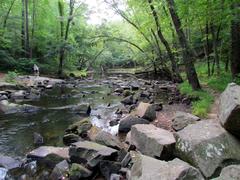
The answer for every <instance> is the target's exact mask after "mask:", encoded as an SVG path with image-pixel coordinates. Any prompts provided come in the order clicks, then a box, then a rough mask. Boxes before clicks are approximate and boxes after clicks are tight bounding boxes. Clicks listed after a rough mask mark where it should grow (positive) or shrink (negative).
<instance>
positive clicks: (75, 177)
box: [69, 163, 92, 180]
mask: <svg viewBox="0 0 240 180" xmlns="http://www.w3.org/2000/svg"><path fill="white" fill-rule="evenodd" d="M91 175H92V172H91V171H90V170H89V169H87V168H85V167H83V166H82V165H80V164H76V163H73V164H72V166H71V168H70V171H69V176H70V179H71V180H79V179H87V178H89V177H90V176H91Z"/></svg>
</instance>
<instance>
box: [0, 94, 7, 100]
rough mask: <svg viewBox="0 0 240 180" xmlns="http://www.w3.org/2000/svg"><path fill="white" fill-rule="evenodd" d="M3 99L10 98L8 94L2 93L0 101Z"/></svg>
mask: <svg viewBox="0 0 240 180" xmlns="http://www.w3.org/2000/svg"><path fill="white" fill-rule="evenodd" d="M2 100H8V96H7V95H1V96H0V101H2Z"/></svg>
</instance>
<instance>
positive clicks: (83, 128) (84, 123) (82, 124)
mask: <svg viewBox="0 0 240 180" xmlns="http://www.w3.org/2000/svg"><path fill="white" fill-rule="evenodd" d="M91 127H92V123H91V121H90V119H89V118H86V119H83V120H81V121H78V122H76V123H74V124H72V125H70V126H69V127H68V128H67V129H66V130H65V132H66V133H67V134H71V133H73V134H76V135H79V136H80V137H82V138H85V137H86V136H87V131H88V130H90V129H91Z"/></svg>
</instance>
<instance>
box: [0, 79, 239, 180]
mask: <svg viewBox="0 0 240 180" xmlns="http://www.w3.org/2000/svg"><path fill="white" fill-rule="evenodd" d="M0 89H1V92H0V99H1V101H0V125H1V126H0V128H1V132H0V179H21V180H23V179H24V180H25V179H107V180H108V179H110V180H118V179H119V180H120V179H133V180H134V179H136V180H138V179H142V180H150V179H151V180H155V179H156V180H159V179H169V180H172V179H212V178H218V176H220V177H219V178H220V179H221V178H227V177H236V178H239V166H238V164H239V162H240V157H239V149H240V142H239V140H238V139H237V138H236V137H238V131H239V127H238V126H239V123H238V122H239V117H240V112H239V105H240V100H239V97H238V95H239V93H240V88H239V86H236V85H234V84H232V85H229V87H228V89H227V90H226V91H225V93H224V94H223V95H222V97H221V102H220V109H221V112H220V114H219V120H220V122H221V124H222V125H223V127H224V128H223V127H222V126H221V125H220V123H219V122H218V121H216V120H201V119H200V118H198V117H196V116H194V115H191V114H189V113H188V112H189V110H190V107H191V102H192V101H193V100H194V99H191V98H189V97H185V96H184V95H181V94H180V93H179V91H178V90H177V85H176V84H174V83H171V82H168V81H156V80H152V81H150V80H143V79H136V78H134V77H131V78H129V77H128V78H123V77H108V78H106V79H99V80H92V79H86V80H78V79H69V80H66V81H63V80H58V79H51V78H43V77H32V76H23V77H19V78H18V85H12V84H7V83H2V84H0ZM227 100H231V104H230V105H229V106H228V107H226V101H227ZM225 129H227V130H225ZM232 134H234V136H233V135H232ZM228 165H231V166H228ZM222 169H223V170H222ZM227 179H228V178H227Z"/></svg>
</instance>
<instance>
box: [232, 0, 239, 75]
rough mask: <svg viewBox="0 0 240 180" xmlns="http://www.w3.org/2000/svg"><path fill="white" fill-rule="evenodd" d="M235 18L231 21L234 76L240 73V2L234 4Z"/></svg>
mask: <svg viewBox="0 0 240 180" xmlns="http://www.w3.org/2000/svg"><path fill="white" fill-rule="evenodd" d="M232 11H233V19H232V22H231V45H232V48H231V49H232V52H231V71H232V77H233V78H236V77H237V75H239V74H240V3H239V2H237V1H235V2H233V4H232Z"/></svg>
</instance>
